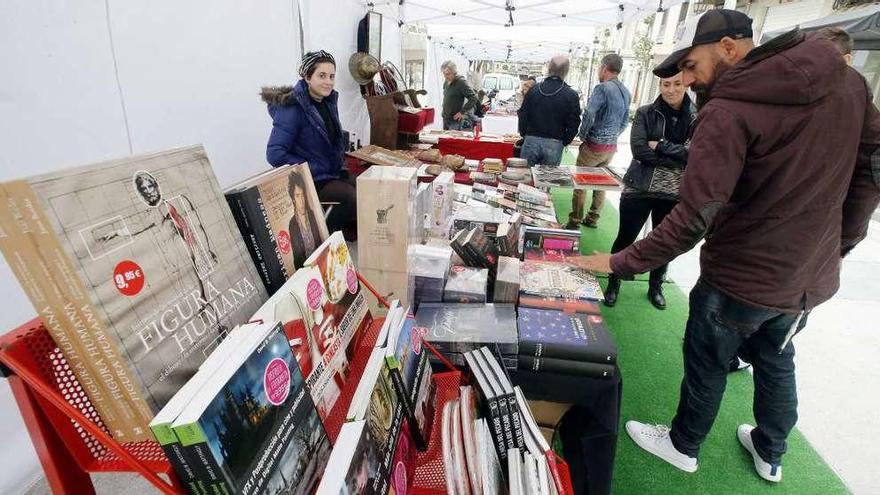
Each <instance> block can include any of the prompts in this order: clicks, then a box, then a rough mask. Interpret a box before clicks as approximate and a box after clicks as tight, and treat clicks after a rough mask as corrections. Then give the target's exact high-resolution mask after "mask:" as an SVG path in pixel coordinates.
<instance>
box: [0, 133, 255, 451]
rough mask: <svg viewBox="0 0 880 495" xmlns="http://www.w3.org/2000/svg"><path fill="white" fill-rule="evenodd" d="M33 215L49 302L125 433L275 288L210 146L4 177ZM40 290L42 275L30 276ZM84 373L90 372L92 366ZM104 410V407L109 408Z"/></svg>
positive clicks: (29, 234)
mask: <svg viewBox="0 0 880 495" xmlns="http://www.w3.org/2000/svg"><path fill="white" fill-rule="evenodd" d="M2 188H3V191H4V194H8V196H9V197H10V198H12V199H14V200H15V201H16V202H17V203H16V204H18V205H21V207H22V211H24V214H23V215H22V217H24V218H26V219H27V220H28V221H29V223H28V225H27V227H23V228H22V233H25V234H26V238H27V239H28V240H29V241H30V242H32V244H33V245H34V246H35V249H34V250H33V252H32V253H28V256H30V257H31V258H29V261H30V262H31V263H30V264H31V266H39V267H41V268H40V269H41V270H42V274H43V276H42V277H41V278H40V280H39V283H40V284H42V285H40V287H41V288H42V289H44V290H46V291H50V292H52V293H53V294H54V296H53V298H52V299H51V301H50V303H51V304H48V305H47V306H46V307H51V309H52V310H54V313H55V315H56V316H58V317H59V318H61V321H60V323H58V324H57V325H55V324H52V323H53V322H52V321H51V317H47V314H46V311H44V307H37V306H38V302H37V301H36V300H34V298H33V297H31V299H32V302H34V305H35V307H36V309H37V310H38V312H39V313H40V314H41V316H43V317H44V319H46V320H49V321H50V325H49V326H51V327H53V329H52V330H50V332H51V333H52V336H53V338H55V340H56V342H58V341H59V340H60V341H64V340H65V339H68V340H69V341H70V342H71V343H72V344H71V347H70V350H71V351H75V350H78V351H79V352H78V354H77V355H71V356H68V355H67V354H65V356H66V357H68V359H73V360H74V362H71V366H72V369H73V370H74V373H76V374H77V377H78V378H79V377H80V375H81V374H82V375H83V376H86V375H89V374H88V373H87V372H88V371H91V372H92V373H91V379H92V382H90V383H91V384H92V385H95V387H94V389H93V390H89V388H88V387H86V389H87V390H88V391H89V392H90V397H92V393H95V394H97V393H98V392H101V391H102V390H101V389H103V392H104V393H105V397H109V398H110V399H111V402H112V405H113V407H116V408H117V410H119V411H120V417H121V418H123V419H126V421H127V422H125V421H124V422H121V423H119V425H121V426H120V427H119V428H117V427H115V426H114V425H112V424H108V425H107V426H108V428H109V429H110V430H111V433H112V434H113V435H114V436H115V437H117V438H118V439H120V440H123V441H131V440H140V439H148V438H150V436H149V429H148V427H147V424H148V423H149V421H150V419H151V418H152V416H153V413H155V411H158V410H159V409H160V408H161V407H162V406H163V405H164V404H165V403H166V402H167V401H168V400H169V399H170V398H171V397H172V396H173V395H174V394H175V392H176V391H177V390H178V389H179V388H180V387H181V386H182V385H183V384H184V383H186V381H187V380H188V379H189V378H190V377H191V376H192V375H193V374H194V373H195V371H196V370H197V369H198V367H199V365H200V364H201V363H202V362H203V361H204V360H205V358H206V356H207V355H208V354H210V352H211V351H212V350H213V349H214V348H215V347H216V345H217V344H218V343H219V342H220V341H221V340H222V339H223V338H224V337H225V335H226V334H227V332H228V331H229V330H231V329H232V328H234V327H235V325H236V324H240V323H243V322H246V321H247V320H248V319H249V317H250V315H251V314H253V312H254V311H255V310H256V309H257V308H259V307H260V305H261V304H262V303H263V302H264V301H265V300H266V297H267V296H266V291H265V290H264V289H263V286H262V284H261V283H260V281H259V277H258V276H257V273H256V271H255V270H254V267H253V264H252V263H251V262H250V260H249V259H248V256H247V252H246V250H245V247H244V244H243V243H242V241H241V238H240V237H239V235H238V232H237V229H235V228H234V225H235V223H234V221H233V218H232V215H231V214H230V211H229V208H228V207H227V205H226V201H225V200H224V198H223V194H222V192H221V190H220V186H219V184H218V183H217V179H216V177H215V176H214V172H213V170H212V169H211V164H210V162H209V161H208V156H207V154H206V153H205V150H204V148H202V147H201V146H192V147H186V148H178V149H174V150H169V151H164V152H159V153H153V154H146V155H138V156H130V157H126V158H122V159H118V160H113V161H108V162H104V163H99V164H96V165H89V166H84V167H78V168H73V169H66V170H62V171H59V172H55V173H50V174H46V175H42V176H38V177H32V178H28V179H25V180H19V181H12V182H7V183H4V184H2ZM19 279H20V281H21V282H22V285H23V286H26V287H25V289H26V290H28V293H29V295H30V294H31V292H32V291H30V290H29V289H28V287H27V286H28V285H31V284H33V283H34V282H33V280H23V279H22V278H21V277H19ZM81 372H82V373H81ZM103 416H104V414H103V413H102V417H103Z"/></svg>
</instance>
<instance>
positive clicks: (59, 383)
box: [0, 275, 574, 495]
mask: <svg viewBox="0 0 880 495" xmlns="http://www.w3.org/2000/svg"><path fill="white" fill-rule="evenodd" d="M358 278H359V279H360V282H361V283H362V284H363V285H364V286H365V287H366V288H367V289H368V290H369V291H370V292H371V293H372V294H373V295H374V296H375V297H376V298H377V299H378V300H379V303H380V304H381V305H383V306H385V307H387V306H388V302H387V301H385V300H384V299H383V298H382V296H380V295H379V293H378V292H377V291H376V290H375V289H374V288H373V287H372V286H371V285H370V283H369V282H367V281H366V280H365V279H364V278H363V277H362V276H360V275H358ZM383 321H384V318H376V319H375V320H374V321H373V324H372V326H371V327H370V328H369V330H368V333H367V338H365V339H364V343H363V346H364V350H365V351H366V352H357V353H356V355H355V358H354V360H353V361H352V377H353V378H354V379H352V380H349V381H348V382H347V384H348V385H347V386H346V387H345V389H344V390H343V392H342V395H341V396H340V399H339V400H338V401H337V403H336V404H335V405H334V407H333V410H332V411H331V413H330V415H329V416H328V420H327V422H326V424H325V429H326V431H327V435H328V437H329V438H330V440H331V443H335V441H336V438H337V436H338V435H339V431H340V429H341V428H342V424H343V423H344V422H345V416H346V412H347V411H348V408H349V406H350V405H351V401H352V397H353V394H354V391H355V389H356V388H357V384H358V382H359V381H360V378H361V376H362V375H363V372H364V367H365V365H366V362H367V359H368V358H369V356H370V352H369V351H370V350H372V347H373V346H374V345H375V342H376V338H377V336H378V333H379V329H380V328H381V326H382V323H383ZM424 344H425V347H426V348H427V349H428V350H429V351H430V352H432V353H433V354H435V355H436V356H437V357H438V358H439V359H440V361H441V362H442V363H443V364H444V365H445V366H446V367H447V368H448V369H449V371H447V372H442V373H435V374H434V376H433V380H434V382H435V396H434V408H435V410H436V411H442V410H443V406H444V405H445V404H446V403H447V402H448V401H450V400H453V399H458V398H459V387H460V386H461V385H465V384H466V383H467V381H468V380H467V378H466V377H465V375H464V374H463V373H462V372H461V371H459V370H457V369H456V367H455V366H454V365H453V364H452V363H450V362H449V361H448V360H447V359H446V358H445V357H443V356H442V355H441V354H440V353H439V352H438V351H437V350H436V349H435V348H434V347H433V346H432V345H431V344H430V343H428V342H425V343H424ZM368 349H369V350H368ZM0 371H2V374H3V376H4V377H6V378H7V380H8V381H9V384H10V387H11V388H12V392H13V395H14V396H15V400H16V402H17V404H18V407H19V410H20V411H21V415H22V417H23V419H24V422H25V424H26V426H27V429H28V433H29V434H30V437H31V441H32V442H33V444H34V449H35V450H36V452H37V455H38V457H39V459H40V463H41V464H42V467H43V470H44V472H45V474H46V478H47V481H48V484H49V487H50V489H51V490H52V492H53V493H57V494H76V495H88V494H94V493H95V489H94V486H93V484H92V480H91V477H90V476H89V473H99V472H129V473H138V474H140V475H141V476H143V477H144V478H145V479H146V480H147V481H149V482H150V483H151V484H153V485H154V486H155V487H156V488H157V489H158V490H160V491H161V492H162V493H166V494H181V493H186V490H185V488H184V487H183V485H182V484H181V483H180V482H179V480H178V479H177V476H176V475H175V474H174V470H173V469H172V467H171V464H170V463H169V462H168V459H167V458H166V457H165V454H164V452H163V451H162V448H161V447H160V446H159V444H158V443H157V442H154V441H149V442H138V443H125V444H120V443H119V442H117V441H116V440H114V439H113V438H112V437H111V436H110V435H109V434H108V433H107V430H106V428H105V427H104V424H103V422H102V421H101V418H100V416H99V415H98V414H97V412H96V411H95V409H94V407H93V406H92V405H91V403H90V402H89V398H88V396H87V395H86V393H85V391H84V390H83V388H82V386H81V384H79V383H78V381H77V379H76V377H75V376H74V375H73V372H72V371H71V370H70V368H69V366H68V365H67V362H66V361H65V359H64V356H63V355H62V354H61V351H60V350H59V349H58V347H57V346H56V345H55V342H54V341H53V340H52V337H51V336H50V335H49V333H48V331H47V330H46V328H45V327H44V326H43V324H42V323H41V322H40V320H39V319H38V318H35V319H33V320H31V321H30V322H28V323H26V324H24V325H22V326H20V327H18V328H16V329H14V330H12V331H10V332H8V333H6V334H4V335H2V336H0ZM440 430H441V429H440V428H432V430H431V437H430V440H429V441H428V448H427V449H426V450H425V451H424V452H419V453H418V454H417V455H416V456H415V476H414V479H413V484H412V493H413V494H422V495H435V494H436V495H441V494H445V493H447V491H446V477H445V475H444V465H443V453H442V446H441V443H442V442H441V440H440V436H441V431H440ZM556 463H557V466H558V467H559V470H560V474H561V476H562V479H563V486H564V487H565V492H566V493H568V494H573V493H574V491H573V490H572V488H571V478H570V474H569V469H568V465H567V464H566V463H565V461H563V460H562V459H561V458H559V457H558V456H557V458H556Z"/></svg>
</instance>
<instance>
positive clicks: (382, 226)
mask: <svg viewBox="0 0 880 495" xmlns="http://www.w3.org/2000/svg"><path fill="white" fill-rule="evenodd" d="M416 176H417V170H416V169H414V168H401V167H383V166H373V167H370V168H369V169H368V170H367V171H366V172H364V173H363V174H361V175H360V176H359V177H358V178H357V191H358V205H357V210H358V212H357V215H358V256H359V260H358V267H359V268H361V269H365V268H372V269H374V270H384V271H389V272H405V271H406V256H407V248H408V246H409V244H411V243H413V239H415V238H417V237H418V235H417V229H418V228H419V227H422V226H423V225H422V224H421V223H420V222H416V221H414V218H415V216H416V215H415V208H416V205H415V204H414V197H415V193H416Z"/></svg>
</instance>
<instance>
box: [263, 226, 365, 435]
mask: <svg viewBox="0 0 880 495" xmlns="http://www.w3.org/2000/svg"><path fill="white" fill-rule="evenodd" d="M253 319H254V320H263V321H279V322H281V324H282V325H283V327H284V331H285V334H286V335H287V338H288V341H289V342H290V346H291V348H292V349H293V353H294V356H295V357H296V360H297V362H298V363H299V366H300V369H301V370H302V373H303V376H305V377H306V383H307V384H308V386H309V390H310V391H311V394H312V398H313V400H314V401H315V405H316V407H317V408H318V414H319V415H320V416H321V420H322V421H323V420H325V419H326V417H327V416H328V415H329V414H330V411H331V410H332V409H333V406H334V405H335V404H336V400H337V399H338V398H339V396H340V394H341V392H342V389H343V386H344V385H345V382H346V380H347V379H348V374H349V364H350V362H351V359H352V358H353V356H354V355H355V352H356V350H357V349H358V347H359V346H362V345H364V344H363V342H362V341H363V338H364V336H365V334H366V330H367V329H368V328H369V326H370V323H371V322H372V316H371V315H370V311H369V309H368V305H367V301H366V296H365V295H364V292H363V290H362V288H361V285H360V281H359V280H358V277H357V272H356V271H355V268H354V263H353V262H352V259H351V255H350V254H349V251H348V246H347V245H346V243H345V239H344V238H343V236H342V233H341V232H334V233H333V234H332V235H331V236H330V237H329V238H328V239H327V240H326V241H324V243H323V244H321V245H320V246H319V247H318V249H316V250H315V252H314V253H312V256H310V257H309V259H307V260H306V261H305V265H304V266H303V267H302V268H301V269H299V270H297V271H296V273H294V274H293V277H291V278H290V280H288V281H287V283H285V284H284V285H283V286H282V287H281V289H279V290H278V292H276V293H275V294H274V295H273V296H272V297H271V298H270V299H269V301H267V302H266V304H264V305H263V306H262V307H261V308H260V309H259V311H257V312H256V313H255V314H254V316H253Z"/></svg>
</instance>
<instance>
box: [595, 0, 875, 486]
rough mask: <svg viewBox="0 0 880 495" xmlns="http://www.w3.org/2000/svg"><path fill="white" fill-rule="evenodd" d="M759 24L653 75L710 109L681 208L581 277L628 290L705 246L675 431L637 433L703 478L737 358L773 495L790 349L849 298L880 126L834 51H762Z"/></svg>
mask: <svg viewBox="0 0 880 495" xmlns="http://www.w3.org/2000/svg"><path fill="white" fill-rule="evenodd" d="M751 23H752V21H751V19H750V18H748V17H747V16H746V15H745V14H742V13H739V12H736V11H732V10H724V9H717V10H710V11H708V12H706V13H704V14H702V15H700V16H699V17H697V18H696V19H694V20H693V21H691V22H688V23H687V25H686V26H685V29H684V34H683V37H682V40H681V41H679V43H678V44H677V45H676V49H675V51H674V52H673V53H672V55H670V56H669V57H668V58H667V59H666V60H664V61H663V62H662V63H661V64H660V65H659V66H657V67H656V68H655V69H654V73H655V74H656V75H657V76H659V77H669V75H672V74H675V73H676V72H678V71H681V72H682V77H683V78H684V82H685V84H687V85H689V86H690V87H691V88H692V89H694V90H695V91H696V92H697V96H698V98H697V101H698V104H700V110H699V114H698V117H697V126H696V130H695V133H694V136H693V138H692V140H691V146H690V153H689V156H688V167H687V172H686V173H685V175H684V179H683V181H682V184H681V188H680V202H679V203H678V204H677V205H676V206H675V208H673V210H672V211H671V212H670V214H669V215H668V216H667V217H666V218H665V219H664V220H663V223H661V224H660V225H659V226H658V227H657V228H656V229H654V230H653V231H651V233H650V234H648V236H647V237H645V238H644V239H643V240H641V241H639V242H636V243H634V244H632V245H631V246H629V247H627V248H626V249H624V250H622V251H620V252H618V253H615V254H614V255H608V254H598V253H597V254H595V255H594V256H589V257H586V258H585V259H584V260H583V261H582V262H581V263H580V264H581V266H583V267H585V268H587V269H591V270H594V271H599V272H605V273H612V272H613V273H614V274H615V275H616V276H619V277H622V278H629V277H632V276H633V274H636V273H643V272H647V271H650V270H652V269H654V268H656V267H658V266H661V265H663V264H664V263H668V262H669V261H670V260H672V259H673V258H675V257H676V256H678V255H679V254H682V253H684V252H685V251H688V250H689V249H691V248H693V247H694V245H696V243H697V242H698V241H699V240H700V239H704V238H705V241H706V242H705V244H704V245H703V247H702V251H701V253H700V279H699V280H698V281H697V284H696V286H695V287H694V288H693V290H692V291H691V294H690V313H689V316H688V322H687V328H686V330H685V338H684V351H683V353H684V378H683V379H682V383H681V390H680V398H679V405H678V410H677V411H676V413H675V417H674V419H673V420H672V425H671V428H667V427H665V426H662V425H657V426H654V425H647V424H643V423H639V422H637V421H629V422H627V424H626V430H627V433H628V434H629V435H630V437H632V438H633V440H634V441H635V442H636V443H637V444H638V445H639V446H640V447H642V448H643V449H645V450H647V451H649V452H650V453H652V454H654V455H656V456H658V457H660V458H662V459H663V460H665V461H667V462H669V463H670V464H672V465H674V466H676V467H678V468H679V469H682V470H684V471H687V472H694V471H696V470H697V455H698V454H699V449H700V444H701V443H702V442H703V440H704V439H705V437H706V435H707V434H708V432H709V430H710V429H711V427H712V424H713V422H714V421H715V417H716V415H717V414H718V408H719V405H720V404H721V398H722V396H723V394H724V388H725V385H726V381H727V373H728V367H729V363H730V361H731V360H732V358H733V357H734V356H735V355H736V353H737V350H738V349H739V350H740V352H743V353H745V356H744V357H745V358H746V360H747V361H749V362H751V363H752V366H753V369H754V381H755V396H754V415H755V419H756V421H757V427H754V428H753V427H752V426H750V425H741V426H740V427H739V429H738V430H737V436H738V438H739V441H740V443H741V444H742V445H743V447H744V448H745V449H746V450H748V452H749V453H750V454H751V456H752V458H753V460H754V464H755V469H756V471H757V473H758V475H759V476H761V477H762V478H764V479H766V480H769V481H774V482H776V481H780V480H781V479H782V466H781V461H782V455H783V454H784V453H785V450H786V438H787V437H788V434H789V433H790V432H791V429H792V428H793V427H794V425H795V422H796V420H797V390H796V387H795V375H794V344H793V343H792V337H794V336H795V334H796V333H797V332H799V331H801V330H802V329H803V328H804V326H805V325H806V322H807V316H808V315H809V313H810V310H812V309H813V308H814V307H816V306H817V305H818V304H821V303H822V302H824V301H826V300H828V299H829V298H830V297H831V296H832V295H834V293H835V292H836V291H837V289H838V286H839V275H840V264H841V257H842V256H845V255H846V254H847V253H848V252H849V251H850V250H852V248H853V247H854V246H855V245H856V244H857V243H858V242H859V241H861V240H862V239H864V238H865V236H866V233H867V229H868V222H869V220H870V216H871V213H872V212H873V211H874V210H875V209H876V208H877V205H878V202H880V151H878V149H880V113H878V111H877V108H876V107H875V106H874V104H873V103H872V95H871V92H870V90H869V89H868V87H867V86H866V84H865V81H864V79H863V78H862V77H861V76H860V75H859V74H858V73H857V72H856V71H855V70H854V69H852V68H849V67H848V66H847V65H846V63H845V61H844V60H843V58H842V57H841V56H840V52H839V51H838V49H837V48H836V47H835V46H834V44H833V43H832V42H831V41H829V40H827V39H826V38H824V37H821V36H807V35H805V34H804V33H802V32H800V31H799V30H797V29H795V30H793V31H790V32H788V33H786V34H783V35H781V36H779V37H777V38H775V39H773V40H771V41H770V42H768V43H766V44H764V45H762V46H760V47H758V48H755V47H754V44H753V42H752V39H751V38H752V28H751Z"/></svg>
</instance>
